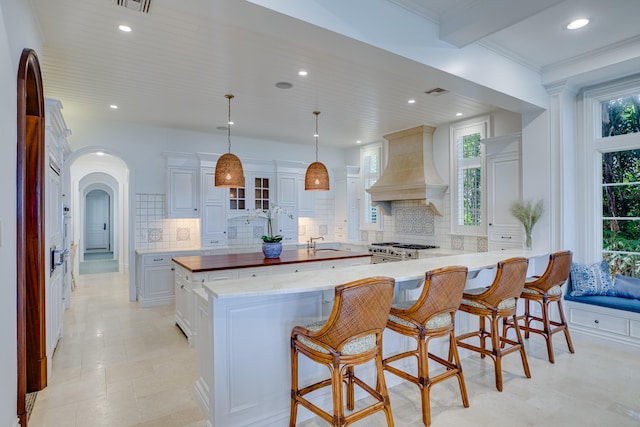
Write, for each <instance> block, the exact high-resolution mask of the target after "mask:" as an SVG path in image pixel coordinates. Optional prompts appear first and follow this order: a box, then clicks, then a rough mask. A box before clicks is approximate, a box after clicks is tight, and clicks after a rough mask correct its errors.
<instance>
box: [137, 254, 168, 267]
mask: <svg viewBox="0 0 640 427" xmlns="http://www.w3.org/2000/svg"><path fill="white" fill-rule="evenodd" d="M171 258H172V256H171V255H169V254H164V255H153V256H151V255H147V256H145V257H144V265H169V264H171Z"/></svg>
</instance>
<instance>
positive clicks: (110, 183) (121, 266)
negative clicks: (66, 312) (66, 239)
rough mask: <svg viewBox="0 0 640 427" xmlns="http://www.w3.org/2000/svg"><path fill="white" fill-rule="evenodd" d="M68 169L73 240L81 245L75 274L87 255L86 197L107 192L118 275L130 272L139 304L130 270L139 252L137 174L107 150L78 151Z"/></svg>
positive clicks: (67, 162)
mask: <svg viewBox="0 0 640 427" xmlns="http://www.w3.org/2000/svg"><path fill="white" fill-rule="evenodd" d="M65 168H68V173H67V174H66V176H68V178H69V181H68V183H67V188H68V194H69V195H70V208H71V216H72V217H73V223H72V227H71V236H72V237H71V238H72V241H74V242H75V243H76V244H78V255H79V256H77V257H76V265H74V267H73V268H74V269H75V271H79V269H80V262H82V261H84V254H85V253H86V244H85V242H86V226H85V222H86V219H85V218H86V196H87V195H88V194H89V193H90V192H91V191H93V190H103V191H104V192H106V193H107V194H109V196H110V197H111V229H112V232H111V235H112V244H111V250H112V252H113V257H114V259H115V260H117V262H118V271H120V272H126V271H129V276H130V279H129V280H130V292H129V299H130V300H131V301H135V299H136V289H135V281H134V280H133V279H134V274H133V272H132V271H130V269H129V266H130V265H134V264H133V258H134V256H135V251H134V249H133V245H134V244H135V239H134V237H133V236H134V235H135V234H134V233H135V230H133V229H132V225H133V224H135V221H133V218H132V215H133V213H134V210H132V209H130V206H133V203H134V202H133V201H132V200H131V191H130V188H133V172H132V171H131V168H130V167H129V165H128V164H127V163H126V162H125V161H124V160H122V157H121V156H120V155H119V154H118V153H116V152H114V151H113V150H111V149H108V148H106V147H98V146H92V147H85V148H82V149H80V150H78V151H74V152H73V153H72V154H71V156H69V158H68V161H66V162H65Z"/></svg>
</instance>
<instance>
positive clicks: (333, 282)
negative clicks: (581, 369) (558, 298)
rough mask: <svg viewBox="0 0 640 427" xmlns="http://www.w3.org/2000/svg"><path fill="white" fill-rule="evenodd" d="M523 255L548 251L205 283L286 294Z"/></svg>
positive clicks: (223, 292) (478, 266)
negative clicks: (373, 277) (360, 280)
mask: <svg viewBox="0 0 640 427" xmlns="http://www.w3.org/2000/svg"><path fill="white" fill-rule="evenodd" d="M517 256H522V257H526V258H529V259H532V258H537V257H545V266H546V257H547V256H548V252H546V251H528V250H524V249H510V250H504V251H493V252H475V253H466V254H456V255H445V256H434V257H432V258H424V259H417V260H411V261H401V262H390V263H385V264H366V265H360V266H353V267H345V268H341V269H336V270H317V271H309V272H299V273H289V274H278V275H273V276H261V277H255V278H246V279H237V280H222V281H215V282H205V283H203V287H204V289H205V291H206V292H207V293H208V294H210V295H212V296H213V297H214V298H238V297H254V296H263V295H264V296H266V295H284V294H293V293H301V292H313V291H322V290H328V289H333V288H334V287H335V286H338V285H341V284H343V283H348V282H351V281H354V280H358V279H362V278H365V277H371V276H389V277H393V278H394V279H395V280H396V282H405V281H410V280H419V279H423V278H424V275H425V272H427V271H429V270H433V269H435V268H440V267H445V266H450V265H464V266H466V267H467V268H468V269H469V271H470V272H471V271H478V270H482V269H485V268H491V267H493V266H495V265H496V264H497V263H498V261H501V260H504V259H507V258H512V257H517Z"/></svg>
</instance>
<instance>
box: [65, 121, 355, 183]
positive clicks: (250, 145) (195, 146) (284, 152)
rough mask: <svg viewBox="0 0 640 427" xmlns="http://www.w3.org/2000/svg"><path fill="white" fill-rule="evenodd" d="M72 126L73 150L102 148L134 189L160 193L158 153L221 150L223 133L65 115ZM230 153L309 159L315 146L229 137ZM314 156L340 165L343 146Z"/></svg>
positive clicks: (162, 177)
mask: <svg viewBox="0 0 640 427" xmlns="http://www.w3.org/2000/svg"><path fill="white" fill-rule="evenodd" d="M65 120H66V121H67V124H68V127H69V128H70V129H72V130H73V135H71V136H70V137H69V145H70V147H71V149H72V150H73V151H76V150H78V149H80V148H85V147H88V146H97V147H108V148H109V149H110V150H113V151H114V152H116V153H117V154H118V155H119V156H120V157H121V158H122V159H123V160H124V161H125V162H127V164H129V165H130V166H131V167H132V168H133V169H134V170H135V174H136V187H135V189H134V193H164V192H165V171H166V159H165V158H164V157H163V156H162V153H163V152H166V151H175V152H185V153H197V152H201V153H218V154H221V153H226V152H227V136H226V134H224V135H223V134H214V133H211V134H208V133H202V132H191V131H186V130H178V129H168V128H160V127H152V126H142V125H137V124H130V123H118V122H101V121H89V120H74V119H73V118H69V117H65ZM231 152H232V153H234V154H236V155H237V156H238V157H240V159H241V160H247V159H260V160H264V159H267V160H275V159H277V160H292V161H303V162H308V163H311V162H313V161H315V148H314V145H313V144H312V143H311V142H310V143H309V144H306V145H302V144H300V145H298V144H285V143H281V142H276V141H266V140H256V139H246V138H239V137H234V136H233V135H231ZM318 157H319V160H320V161H321V162H323V163H324V164H325V165H326V166H327V169H329V170H331V169H333V168H334V167H337V166H343V165H344V164H345V163H344V159H345V154H344V150H342V149H336V148H331V147H327V146H322V145H321V146H320V149H319V156H318Z"/></svg>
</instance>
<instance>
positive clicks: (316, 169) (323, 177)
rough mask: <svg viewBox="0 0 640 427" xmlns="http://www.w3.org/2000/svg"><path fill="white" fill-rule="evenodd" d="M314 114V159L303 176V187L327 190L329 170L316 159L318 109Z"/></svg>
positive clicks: (310, 189)
mask: <svg viewBox="0 0 640 427" xmlns="http://www.w3.org/2000/svg"><path fill="white" fill-rule="evenodd" d="M313 114H315V115H316V133H315V135H314V136H315V138H316V161H315V162H313V163H311V164H310V165H309V167H308V168H307V173H306V174H305V177H304V189H305V190H306V191H329V172H328V171H327V168H326V167H325V165H323V164H322V163H320V162H319V161H318V136H319V135H318V116H319V115H320V111H314V112H313Z"/></svg>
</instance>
